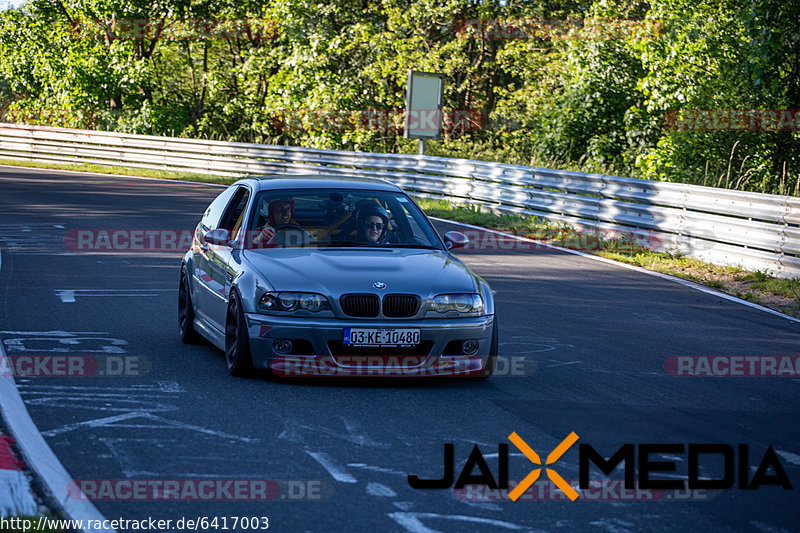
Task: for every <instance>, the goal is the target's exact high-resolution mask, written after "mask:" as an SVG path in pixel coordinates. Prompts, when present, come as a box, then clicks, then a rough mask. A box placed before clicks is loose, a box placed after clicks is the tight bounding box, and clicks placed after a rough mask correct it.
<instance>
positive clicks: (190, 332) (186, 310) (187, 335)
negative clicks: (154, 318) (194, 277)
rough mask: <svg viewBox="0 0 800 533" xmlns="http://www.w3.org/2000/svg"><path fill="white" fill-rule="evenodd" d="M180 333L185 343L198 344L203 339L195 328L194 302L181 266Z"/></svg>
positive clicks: (179, 296) (179, 291)
mask: <svg viewBox="0 0 800 533" xmlns="http://www.w3.org/2000/svg"><path fill="white" fill-rule="evenodd" d="M178 333H179V334H180V336H181V340H182V341H183V342H184V344H197V343H198V342H200V340H201V337H200V334H199V333H197V331H196V330H195V329H194V304H193V303H192V293H191V291H190V290H189V278H188V276H187V275H186V269H185V268H181V280H180V285H179V286H178Z"/></svg>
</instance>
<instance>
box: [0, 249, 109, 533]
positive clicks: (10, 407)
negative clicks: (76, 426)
mask: <svg viewBox="0 0 800 533" xmlns="http://www.w3.org/2000/svg"><path fill="white" fill-rule="evenodd" d="M0 255H2V254H0ZM5 356H6V354H5V350H4V349H3V343H2V342H0V358H2V359H4V362H5ZM0 414H2V417H3V421H4V422H5V425H6V427H7V428H8V430H9V432H10V433H11V434H12V435H13V436H14V437H15V438H16V439H17V440H16V443H17V446H18V447H19V450H20V452H21V454H22V458H23V460H24V461H25V463H26V464H27V465H28V467H29V468H31V469H32V470H33V471H34V472H35V473H36V477H37V478H38V480H39V482H41V483H42V485H44V488H45V490H47V491H48V492H49V493H50V494H51V495H52V500H53V501H54V502H56V503H57V504H58V505H60V506H61V510H62V511H63V513H64V515H65V518H68V519H73V520H83V521H84V523H86V522H87V521H89V520H92V521H94V522H95V523H96V524H100V525H102V524H103V523H105V524H108V522H107V521H106V517H105V516H103V515H102V514H101V513H100V511H98V510H97V508H96V507H95V506H94V504H93V503H92V502H91V501H89V500H77V499H72V498H68V497H67V495H68V494H69V492H68V488H69V485H70V483H72V477H71V476H70V475H69V474H68V473H67V471H66V469H65V468H64V466H63V465H62V464H61V462H59V460H58V458H57V457H56V455H55V454H54V453H53V450H51V449H50V446H48V444H47V442H45V440H44V437H43V436H42V434H41V433H39V429H38V428H37V427H36V424H34V423H33V420H32V419H31V415H30V413H28V409H27V408H26V407H25V403H24V402H23V401H22V397H21V396H20V395H19V391H18V390H17V386H16V383H14V377H13V376H0ZM82 531H84V532H85V533H97V532H98V531H105V532H108V533H116V530H114V529H111V528H110V527H107V528H102V527H101V528H97V529H94V528H93V529H91V530H89V529H88V528H86V529H83V530H82Z"/></svg>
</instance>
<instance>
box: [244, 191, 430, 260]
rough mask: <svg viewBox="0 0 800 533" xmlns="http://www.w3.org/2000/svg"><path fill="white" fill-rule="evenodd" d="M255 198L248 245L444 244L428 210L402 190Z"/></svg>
mask: <svg viewBox="0 0 800 533" xmlns="http://www.w3.org/2000/svg"><path fill="white" fill-rule="evenodd" d="M254 202H255V204H254V206H255V209H254V210H253V212H252V214H251V217H250V220H249V223H248V225H247V229H248V231H247V247H248V248H274V247H284V248H285V247H320V248H322V247H326V248H327V247H380V248H430V249H441V248H442V246H441V242H440V240H439V238H438V236H437V235H436V231H435V230H434V228H433V226H432V225H431V224H430V222H429V221H428V219H427V218H426V217H425V214H424V213H422V211H421V210H420V209H419V208H418V207H417V206H416V204H414V202H413V201H411V199H410V198H409V197H408V196H406V195H405V194H403V193H399V192H391V191H374V190H361V189H294V190H274V191H262V192H261V193H259V194H258V195H257V196H256V197H255V200H254Z"/></svg>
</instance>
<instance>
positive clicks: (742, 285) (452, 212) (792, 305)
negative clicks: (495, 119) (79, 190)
mask: <svg viewBox="0 0 800 533" xmlns="http://www.w3.org/2000/svg"><path fill="white" fill-rule="evenodd" d="M0 165H12V166H24V167H31V168H46V169H57V170H75V171H83V172H96V173H99V174H113V175H121V176H143V177H148V178H159V179H173V180H183V181H198V182H203V183H223V184H228V183H232V182H234V181H235V180H236V178H232V177H224V176H217V175H213V174H196V173H190V172H175V171H169V170H149V169H136V168H127V167H117V166H102V165H93V164H76V165H68V164H50V163H40V162H36V161H24V160H23V161H20V160H9V159H0ZM417 202H418V203H419V205H420V207H422V209H423V210H424V211H425V212H426V213H427V214H428V215H430V216H435V217H439V218H445V219H448V220H454V221H456V222H465V223H467V224H472V225H475V226H481V227H484V228H491V229H495V230H498V231H505V232H508V233H513V234H516V235H519V236H522V237H527V238H529V239H535V240H539V241H543V242H548V243H551V244H557V245H562V246H563V245H564V243H565V242H566V243H569V242H580V241H581V238H582V237H583V236H582V235H581V234H580V233H579V232H578V231H576V230H573V229H571V228H569V227H567V226H564V225H563V224H557V223H553V222H551V221H548V220H546V219H542V218H538V217H526V216H519V215H504V214H495V213H490V212H485V211H481V210H480V209H479V208H478V207H477V206H468V205H452V204H450V203H449V202H446V201H441V200H429V199H424V198H420V199H418V200H417ZM593 242H596V243H598V246H595V247H582V248H581V251H584V252H587V253H592V254H594V255H598V256H601V257H605V258H607V259H613V260H615V261H620V262H622V263H627V264H630V265H636V266H639V267H642V268H646V269H648V270H653V271H655V272H661V273H663V274H669V275H671V276H675V277H678V278H682V279H687V280H690V281H694V282H696V283H701V284H704V285H707V286H709V287H713V288H715V289H718V290H721V291H723V292H726V293H728V294H731V295H733V296H736V297H739V298H742V299H744V300H748V301H750V302H753V303H757V304H760V305H763V306H764V307H769V308H770V309H774V310H776V311H780V312H781V313H785V314H787V315H789V316H793V317H798V318H800V279H797V278H795V279H782V278H775V277H771V276H769V275H767V274H765V273H763V272H749V271H746V270H743V269H742V268H739V267H731V266H720V265H712V264H710V263H706V262H704V261H700V260H699V259H693V258H691V257H687V256H682V255H678V254H671V253H662V252H654V251H652V250H649V249H647V248H645V247H643V246H638V245H636V244H634V243H631V242H622V241H621V240H619V239H617V240H602V239H601V240H599V241H598V240H593ZM567 247H570V246H567Z"/></svg>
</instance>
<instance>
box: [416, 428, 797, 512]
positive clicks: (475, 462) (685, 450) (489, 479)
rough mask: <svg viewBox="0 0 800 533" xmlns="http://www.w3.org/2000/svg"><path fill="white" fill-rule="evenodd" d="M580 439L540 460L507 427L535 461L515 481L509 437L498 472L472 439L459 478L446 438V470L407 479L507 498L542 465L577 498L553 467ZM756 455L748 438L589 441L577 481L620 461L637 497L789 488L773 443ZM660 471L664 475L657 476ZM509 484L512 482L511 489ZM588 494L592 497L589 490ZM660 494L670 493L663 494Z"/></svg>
mask: <svg viewBox="0 0 800 533" xmlns="http://www.w3.org/2000/svg"><path fill="white" fill-rule="evenodd" d="M578 439H579V437H578V435H577V434H576V433H575V432H571V433H570V434H569V435H568V436H567V437H566V438H565V439H564V440H563V441H561V443H560V444H559V445H558V446H556V447H555V448H554V449H553V450H552V451H551V452H550V453H549V454H548V455H547V457H546V459H545V461H544V463H543V462H542V460H541V458H540V456H539V454H538V453H537V452H535V451H534V450H533V448H531V447H530V446H529V445H528V444H527V443H526V442H525V441H524V440H523V439H522V438H521V437H520V436H519V435H517V434H516V432H515V433H511V435H509V436H508V440H509V441H510V442H511V443H512V444H513V445H514V446H515V447H516V448H517V449H518V450H519V451H520V452H522V454H523V455H524V456H525V457H526V458H527V459H528V461H530V464H528V465H527V467H528V468H530V466H531V465H533V466H534V467H535V468H533V469H530V470H529V472H528V473H527V474H526V475H525V477H523V478H522V479H521V480H520V481H519V482H517V483H516V484H513V483H510V482H509V451H508V450H509V445H508V443H505V442H501V443H499V444H498V445H497V475H496V476H495V473H493V472H492V470H491V468H490V467H489V465H488V463H487V462H486V459H485V457H484V455H483V453H482V452H481V450H480V448H479V447H478V445H477V444H475V445H474V446H473V447H472V451H471V452H470V453H469V456H468V457H467V459H466V462H465V463H464V467H463V468H462V469H461V472H460V473H459V475H458V478H455V466H454V465H455V461H454V459H455V445H454V443H452V442H448V443H445V444H444V454H443V455H444V461H443V470H444V475H443V476H442V477H441V478H438V479H436V478H430V479H423V478H420V477H419V476H416V475H409V476H408V484H409V485H410V486H411V487H412V488H415V489H449V488H451V487H452V488H453V489H455V490H456V491H458V490H460V489H464V487H470V486H475V485H480V486H484V487H486V488H488V489H495V490H502V491H505V492H506V493H507V497H508V499H510V500H512V501H517V500H519V499H520V498H521V497H523V495H524V494H525V493H526V492H527V491H528V490H529V489H530V488H531V487H532V486H534V484H536V483H537V481H539V480H540V478H541V475H542V470H543V469H544V471H545V475H546V476H547V478H548V479H549V480H550V482H551V483H552V484H553V485H555V487H557V488H558V489H559V490H560V491H561V492H562V493H563V495H565V496H566V497H567V498H569V499H570V500H572V501H575V500H577V499H578V498H579V497H580V496H581V493H579V492H578V491H577V490H575V488H574V487H573V485H574V481H573V484H570V483H568V482H567V481H566V480H565V479H564V478H563V477H562V476H561V475H560V474H559V473H558V472H557V471H556V467H557V466H556V464H555V463H557V462H558V461H559V460H561V458H562V456H563V455H564V454H565V453H566V452H567V451H568V450H569V449H570V448H572V446H573V445H574V444H575V443H576V442H577V441H578ZM604 451H607V450H604ZM492 455H493V454H492ZM659 456H660V457H659ZM684 457H685V464H686V465H687V470H686V472H678V470H677V462H678V461H679V462H681V464H683V463H684ZM757 457H758V456H757V455H756V456H754V457H751V454H750V447H749V445H747V444H738V445H736V446H735V447H734V446H731V445H730V444H719V443H690V444H683V443H640V444H633V443H626V444H622V445H621V446H620V447H619V448H618V449H617V450H616V451H613V453H611V454H610V455H609V456H607V457H606V455H604V453H601V452H600V451H598V450H596V449H595V448H594V447H592V446H591V445H590V444H586V443H581V444H580V445H579V446H578V471H579V476H578V477H579V479H578V483H577V484H578V487H579V488H580V489H581V492H582V493H584V494H586V491H591V490H592V489H593V487H596V486H597V483H598V480H597V479H596V478H594V479H590V475H592V474H595V475H596V474H597V473H598V472H600V473H602V474H604V475H605V476H606V477H608V476H609V475H611V474H612V473H613V472H614V470H615V469H617V468H618V467H620V466H621V467H622V469H623V472H624V480H623V482H622V487H623V488H624V489H625V490H628V491H636V492H635V493H636V495H637V498H632V499H659V498H653V496H652V494H650V497H638V496H641V494H643V493H645V492H646V491H653V490H655V491H670V490H674V491H685V490H686V489H688V490H690V491H692V490H703V491H708V490H711V491H718V490H726V489H731V488H734V485H735V488H738V489H744V490H754V489H758V488H759V487H762V486H768V485H776V486H779V487H782V488H783V489H784V490H792V489H793V487H792V484H791V482H790V481H789V478H788V476H787V475H786V471H785V470H784V468H783V465H782V464H781V462H780V459H779V458H778V454H777V453H776V452H775V450H774V449H773V447H772V446H771V445H770V446H769V447H768V448H767V450H766V451H765V452H764V454H763V456H761V458H760V460H757V461H754V460H753V459H757ZM667 458H669V459H667ZM562 465H563V462H562ZM719 466H722V470H721V473H720V472H717V470H718V469H719ZM751 466H752V468H751ZM704 467H708V468H709V469H710V470H711V469H713V470H714V472H715V475H713V476H708V474H707V473H704V474H703V475H701V470H702V469H703V468H704ZM476 469H477V470H478V472H475V470H476ZM751 472H752V475H751ZM676 474H677V476H676ZM659 475H661V476H662V477H661V478H659ZM663 476H669V479H663ZM737 478H738V481H737ZM454 481H455V483H454ZM604 481H606V482H607V481H608V480H604ZM509 488H511V490H510V491H509V490H508V489H509ZM632 494H633V493H632ZM648 494H649V493H648ZM661 496H663V494H661ZM503 499H504V498H503ZM534 499H536V498H534ZM539 499H553V498H546V497H545V498H539ZM587 499H594V498H592V497H590V496H587ZM663 499H671V498H670V497H669V496H667V497H666V498H663ZM676 499H677V498H676ZM684 499H686V498H684Z"/></svg>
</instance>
